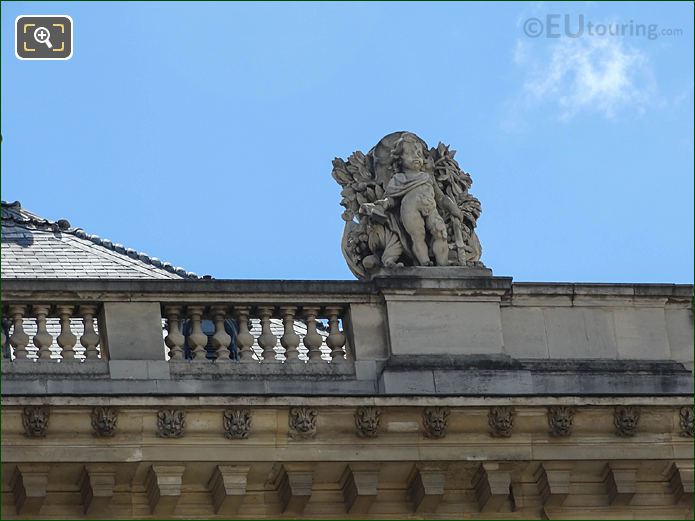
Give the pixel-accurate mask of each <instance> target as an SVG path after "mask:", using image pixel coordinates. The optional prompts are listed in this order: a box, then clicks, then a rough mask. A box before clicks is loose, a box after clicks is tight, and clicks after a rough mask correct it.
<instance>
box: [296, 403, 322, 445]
mask: <svg viewBox="0 0 695 521" xmlns="http://www.w3.org/2000/svg"><path fill="white" fill-rule="evenodd" d="M318 414H319V413H318V411H317V410H316V409H314V408H313V407H292V408H291V409H290V416H289V427H290V430H289V435H290V438H292V439H293V440H308V439H311V438H313V437H314V436H316V417H317V416H318Z"/></svg>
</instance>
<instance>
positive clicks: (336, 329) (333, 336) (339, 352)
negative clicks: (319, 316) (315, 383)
mask: <svg viewBox="0 0 695 521" xmlns="http://www.w3.org/2000/svg"><path fill="white" fill-rule="evenodd" d="M341 311H342V308H341V307H337V306H336V307H332V306H331V307H327V308H326V314H327V315H328V337H327V338H326V345H327V346H328V347H330V348H331V361H332V362H333V363H336V362H338V363H340V362H344V361H345V351H344V350H343V347H344V346H345V334H344V333H343V332H342V331H341V330H340V324H339V318H338V317H339V316H340V312H341Z"/></svg>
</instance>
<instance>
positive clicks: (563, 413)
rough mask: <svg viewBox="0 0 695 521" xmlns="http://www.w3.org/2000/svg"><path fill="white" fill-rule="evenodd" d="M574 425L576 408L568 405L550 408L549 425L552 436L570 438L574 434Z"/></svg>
mask: <svg viewBox="0 0 695 521" xmlns="http://www.w3.org/2000/svg"><path fill="white" fill-rule="evenodd" d="M572 423H574V408H572V407H568V406H566V405H558V406H556V407H549V408H548V425H549V426H550V435H551V436H556V437H564V436H569V435H570V434H572Z"/></svg>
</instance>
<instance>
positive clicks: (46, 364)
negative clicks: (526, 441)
mask: <svg viewBox="0 0 695 521" xmlns="http://www.w3.org/2000/svg"><path fill="white" fill-rule="evenodd" d="M433 269H434V268H433ZM428 273H430V272H429V271H428ZM444 275H447V274H443V275H442V276H441V277H440V278H437V277H435V276H428V277H426V278H425V277H421V278H418V277H416V276H412V275H409V276H403V277H400V278H399V277H397V276H391V277H388V278H384V279H379V278H376V279H374V280H371V281H219V280H182V281H177V280H146V281H135V280H122V281H117V280H108V281H100V280H74V281H63V280H7V281H3V287H2V302H3V307H2V311H3V335H4V336H3V353H4V356H5V358H4V361H5V362H6V363H3V364H2V372H3V376H4V377H6V378H3V382H2V389H3V392H5V393H9V394H15V393H16V394H29V395H34V394H39V395H40V394H45V393H47V392H48V393H53V392H58V393H63V392H66V389H69V390H70V392H71V393H73V394H111V393H113V394H124V393H125V394H137V393H148V394H175V395H186V394H194V395H195V394H197V395H213V394H218V393H223V394H248V393H258V394H281V395H307V394H325V395H342V396H345V395H360V396H373V395H418V396H422V395H475V396H480V395H486V394H494V395H508V396H520V395H528V394H541V395H573V396H597V395H605V394H611V393H615V392H620V393H621V394H632V395H636V396H643V395H657V396H659V395H682V394H689V393H690V391H691V389H692V381H693V378H692V364H693V361H692V304H691V298H692V286H688V285H667V284H549V283H533V284H531V283H525V284H524V283H522V284H512V281H511V279H509V278H505V277H461V278H458V279H457V278H452V277H450V276H448V275H447V276H444ZM24 362H27V363H24Z"/></svg>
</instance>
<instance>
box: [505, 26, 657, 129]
mask: <svg viewBox="0 0 695 521" xmlns="http://www.w3.org/2000/svg"><path fill="white" fill-rule="evenodd" d="M534 43H536V44H537V42H534ZM532 51H536V52H532ZM537 51H538V49H535V48H532V47H531V44H529V43H527V42H524V41H522V40H519V41H518V42H517V44H516V46H515V48H514V55H513V58H514V62H515V63H516V64H517V65H519V66H521V67H523V68H525V69H526V78H525V81H524V85H523V96H522V97H523V98H524V104H525V105H529V106H530V105H538V104H550V105H551V106H554V107H555V109H556V110H557V116H558V118H559V119H561V120H564V121H567V120H569V119H571V118H572V117H573V116H575V115H576V114H577V113H579V112H583V111H586V112H597V113H599V114H601V115H603V116H605V117H606V118H614V117H616V116H617V115H618V114H619V113H621V112H632V113H638V114H641V113H643V112H644V110H645V108H646V107H647V105H648V104H649V103H650V102H651V101H653V97H654V94H655V82H654V79H653V74H652V71H651V64H650V62H649V59H648V58H647V56H646V55H645V54H644V53H643V52H642V51H640V50H639V49H637V48H635V47H631V46H629V45H627V44H626V43H625V42H624V41H623V40H622V39H620V38H614V37H606V38H601V37H582V38H561V39H559V40H556V41H552V42H547V44H546V45H544V46H543V49H542V51H541V54H540V55H539V54H538V53H537Z"/></svg>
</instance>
